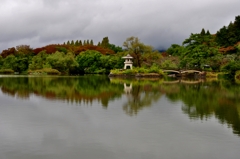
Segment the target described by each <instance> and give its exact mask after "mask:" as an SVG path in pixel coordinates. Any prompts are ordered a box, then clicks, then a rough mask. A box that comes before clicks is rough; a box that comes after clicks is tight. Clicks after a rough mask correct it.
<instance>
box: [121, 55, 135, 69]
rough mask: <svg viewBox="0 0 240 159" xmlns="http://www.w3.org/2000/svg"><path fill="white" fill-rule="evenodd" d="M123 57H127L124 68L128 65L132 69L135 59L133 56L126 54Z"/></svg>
mask: <svg viewBox="0 0 240 159" xmlns="http://www.w3.org/2000/svg"><path fill="white" fill-rule="evenodd" d="M122 58H123V59H125V62H124V69H127V67H128V66H129V67H130V69H132V65H133V62H132V59H133V57H132V56H130V55H129V54H128V55H127V56H124V57H122Z"/></svg>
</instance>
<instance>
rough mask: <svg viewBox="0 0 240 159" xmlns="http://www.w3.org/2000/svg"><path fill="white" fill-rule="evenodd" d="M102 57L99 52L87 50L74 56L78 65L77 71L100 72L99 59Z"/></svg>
mask: <svg viewBox="0 0 240 159" xmlns="http://www.w3.org/2000/svg"><path fill="white" fill-rule="evenodd" d="M101 56H103V55H102V54H101V53H100V52H98V51H94V50H87V51H84V52H81V53H80V54H79V55H77V56H76V61H77V63H78V65H79V71H80V72H82V73H97V71H98V70H101V69H102V67H101V63H100V61H101V60H100V58H101Z"/></svg>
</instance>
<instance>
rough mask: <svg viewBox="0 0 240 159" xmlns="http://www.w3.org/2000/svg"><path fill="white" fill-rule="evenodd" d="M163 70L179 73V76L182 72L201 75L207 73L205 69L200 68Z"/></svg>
mask: <svg viewBox="0 0 240 159" xmlns="http://www.w3.org/2000/svg"><path fill="white" fill-rule="evenodd" d="M163 72H165V73H173V74H177V75H178V76H182V74H186V73H194V74H199V75H204V74H205V72H204V71H199V70H163Z"/></svg>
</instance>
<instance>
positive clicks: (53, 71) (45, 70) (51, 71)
mask: <svg viewBox="0 0 240 159" xmlns="http://www.w3.org/2000/svg"><path fill="white" fill-rule="evenodd" d="M28 74H47V75H60V74H61V73H60V72H59V71H58V70H56V69H52V68H43V69H39V70H34V71H32V70H29V71H28Z"/></svg>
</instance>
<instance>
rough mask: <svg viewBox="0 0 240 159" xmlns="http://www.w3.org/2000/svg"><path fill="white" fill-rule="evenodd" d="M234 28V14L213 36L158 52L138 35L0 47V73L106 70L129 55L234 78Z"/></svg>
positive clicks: (238, 51) (145, 63)
mask: <svg viewBox="0 0 240 159" xmlns="http://www.w3.org/2000/svg"><path fill="white" fill-rule="evenodd" d="M239 28H240V16H236V17H235V21H234V22H230V24H229V25H228V26H224V27H222V28H220V29H219V31H217V33H216V34H211V33H210V32H209V30H207V31H205V29H204V28H203V29H202V30H201V31H200V32H199V33H191V34H190V36H189V37H188V38H186V39H185V40H184V41H183V42H182V44H181V45H179V44H172V45H171V46H170V47H169V48H168V49H167V50H166V52H161V53H160V52H159V51H157V50H155V49H154V48H153V47H152V46H150V45H146V44H144V43H143V42H141V41H140V39H139V38H138V37H129V38H127V39H126V40H125V41H124V42H123V45H122V47H121V46H116V45H114V44H111V43H110V41H109V39H108V37H104V38H103V39H102V41H101V42H98V44H94V42H93V40H83V41H82V40H76V41H74V40H71V41H67V42H64V43H63V44H51V45H47V46H43V47H40V48H34V49H33V48H31V47H30V46H29V45H20V46H17V47H12V48H9V49H6V50H3V51H2V53H1V55H0V72H4V70H5V72H8V71H9V72H19V73H26V72H34V71H36V70H37V71H38V70H41V69H49V70H54V72H57V73H64V74H82V73H109V72H110V70H112V69H122V68H123V64H124V61H123V59H122V57H123V56H125V55H127V54H130V55H131V56H133V58H134V59H133V65H134V67H140V68H142V67H143V68H151V66H152V65H154V66H157V68H159V69H199V70H203V69H204V70H208V71H214V72H220V71H224V72H226V73H228V74H229V75H230V76H232V77H233V76H235V75H236V72H237V71H238V70H240V56H239V55H240V30H239ZM237 74H238V73H237ZM239 74H240V73H239Z"/></svg>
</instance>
